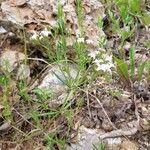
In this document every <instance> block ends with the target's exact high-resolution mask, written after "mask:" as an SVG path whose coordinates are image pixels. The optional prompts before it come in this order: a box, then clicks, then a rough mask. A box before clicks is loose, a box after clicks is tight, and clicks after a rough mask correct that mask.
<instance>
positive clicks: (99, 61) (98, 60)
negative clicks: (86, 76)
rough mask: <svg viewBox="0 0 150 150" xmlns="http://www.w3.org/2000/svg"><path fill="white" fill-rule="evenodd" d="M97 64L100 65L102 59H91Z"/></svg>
mask: <svg viewBox="0 0 150 150" xmlns="http://www.w3.org/2000/svg"><path fill="white" fill-rule="evenodd" d="M93 62H94V63H95V64H96V65H97V66H98V65H100V64H101V63H103V61H102V60H101V59H95V60H94V61H93Z"/></svg>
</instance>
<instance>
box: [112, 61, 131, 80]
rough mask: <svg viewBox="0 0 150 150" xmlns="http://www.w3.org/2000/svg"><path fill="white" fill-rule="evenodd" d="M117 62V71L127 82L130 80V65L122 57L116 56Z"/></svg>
mask: <svg viewBox="0 0 150 150" xmlns="http://www.w3.org/2000/svg"><path fill="white" fill-rule="evenodd" d="M115 61H116V63H117V72H118V74H119V75H120V76H121V77H122V78H123V79H124V80H125V81H127V82H129V80H130V76H129V72H128V65H127V64H126V62H125V61H124V60H122V59H118V58H115Z"/></svg>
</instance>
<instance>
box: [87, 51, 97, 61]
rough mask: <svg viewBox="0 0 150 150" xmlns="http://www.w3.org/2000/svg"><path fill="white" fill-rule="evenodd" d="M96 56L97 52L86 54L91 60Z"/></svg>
mask: <svg viewBox="0 0 150 150" xmlns="http://www.w3.org/2000/svg"><path fill="white" fill-rule="evenodd" d="M98 54H99V51H93V52H90V53H89V54H88V56H90V57H91V58H93V59H95V58H96V56H97V55H98Z"/></svg>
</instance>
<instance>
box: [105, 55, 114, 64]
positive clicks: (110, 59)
mask: <svg viewBox="0 0 150 150" xmlns="http://www.w3.org/2000/svg"><path fill="white" fill-rule="evenodd" d="M104 58H105V61H108V62H112V56H109V55H106V56H105V57H104Z"/></svg>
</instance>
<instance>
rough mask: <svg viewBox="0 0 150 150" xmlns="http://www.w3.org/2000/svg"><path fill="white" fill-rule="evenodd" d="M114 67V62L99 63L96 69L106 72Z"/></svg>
mask: <svg viewBox="0 0 150 150" xmlns="http://www.w3.org/2000/svg"><path fill="white" fill-rule="evenodd" d="M112 67H113V64H98V65H97V68H96V70H97V71H100V70H101V71H104V72H110V73H111V68H112Z"/></svg>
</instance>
